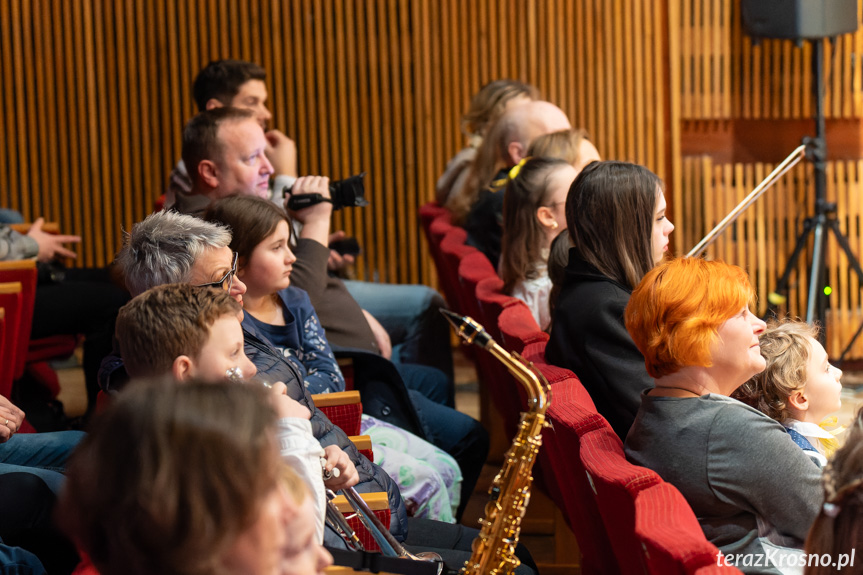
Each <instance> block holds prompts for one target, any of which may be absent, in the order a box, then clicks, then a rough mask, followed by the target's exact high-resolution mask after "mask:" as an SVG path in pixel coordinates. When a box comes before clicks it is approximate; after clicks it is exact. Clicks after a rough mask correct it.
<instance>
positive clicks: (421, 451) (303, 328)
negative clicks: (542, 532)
mask: <svg viewBox="0 0 863 575" xmlns="http://www.w3.org/2000/svg"><path fill="white" fill-rule="evenodd" d="M208 218H209V219H211V220H213V221H218V222H221V223H223V224H226V225H228V226H230V227H231V229H232V230H233V232H234V233H233V239H232V240H231V244H230V246H229V247H230V248H231V249H232V250H234V251H235V252H236V253H237V256H238V259H237V278H239V279H240V280H241V281H242V282H243V283H244V284H245V285H246V288H247V291H246V293H245V294H244V295H243V312H244V317H243V327H244V328H246V329H247V330H249V331H251V332H252V333H259V334H262V335H263V336H264V337H266V339H268V340H269V341H270V343H272V344H273V346H274V347H275V348H276V349H278V350H279V351H281V352H282V353H283V354H284V356H285V357H286V358H287V359H288V360H289V361H291V362H292V363H293V364H294V365H295V366H296V368H297V369H298V370H299V371H300V373H301V374H302V375H303V379H304V383H305V385H306V387H307V388H308V389H309V391H311V392H312V393H328V392H336V391H344V389H345V380H344V377H343V376H342V373H341V370H340V369H339V366H338V363H337V362H336V359H335V357H334V356H333V352H332V350H331V349H330V345H329V343H328V342H327V338H326V335H325V333H324V329H323V328H322V327H321V324H320V321H319V320H318V316H317V314H316V313H315V310H314V309H313V308H312V305H311V303H310V301H309V296H308V294H307V293H306V292H305V291H303V290H301V289H299V288H296V287H292V286H291V271H292V266H293V263H294V262H295V261H296V257H295V256H294V254H293V252H292V251H291V249H290V240H291V229H292V228H291V225H290V220H289V218H288V216H287V214H286V213H285V211H284V210H283V209H282V208H280V207H278V206H276V205H274V204H273V203H271V202H269V201H267V200H265V199H261V198H256V197H253V196H234V197H229V198H225V199H223V200H220V201H219V202H216V203H215V204H213V205H212V206H211V207H210V209H209V210H208ZM362 433H363V434H366V435H369V436H370V437H371V439H372V444H373V448H374V454H375V463H377V464H378V465H380V466H381V467H382V468H383V469H384V470H385V471H386V472H387V474H389V475H390V477H392V479H393V480H394V481H396V483H398V485H399V490H400V491H401V494H402V497H403V498H404V500H405V505H406V506H407V508H408V511H409V513H410V514H411V515H413V516H414V517H423V518H427V519H436V520H439V521H447V522H450V523H452V522H454V513H455V511H456V509H457V508H458V505H459V498H460V484H461V480H462V476H461V472H460V470H459V466H458V463H457V462H456V461H455V460H454V459H453V458H452V457H451V456H450V455H448V454H447V453H445V452H443V451H442V450H440V449H438V448H436V447H435V446H433V445H431V444H430V443H428V442H426V441H425V440H423V439H420V438H419V437H417V436H415V435H413V434H411V433H409V432H407V431H405V430H402V429H399V428H397V427H395V426H392V425H389V424H387V423H384V422H382V421H379V420H376V419H374V418H372V417H368V416H366V415H363V417H362ZM408 453H410V455H408Z"/></svg>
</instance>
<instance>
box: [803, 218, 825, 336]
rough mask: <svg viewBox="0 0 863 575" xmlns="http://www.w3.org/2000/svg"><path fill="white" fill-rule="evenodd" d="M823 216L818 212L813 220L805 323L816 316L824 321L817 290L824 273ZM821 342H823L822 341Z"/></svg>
mask: <svg viewBox="0 0 863 575" xmlns="http://www.w3.org/2000/svg"><path fill="white" fill-rule="evenodd" d="M823 263H824V216H823V215H821V214H819V215H818V218H817V221H816V222H815V240H814V242H813V245H812V268H811V272H810V273H809V297H808V301H807V302H806V323H808V324H809V325H812V323H813V322H814V321H815V319H816V312H817V318H818V319H820V320H821V321H824V313H823V312H824V309H823V307H824V300H823V299H822V297H821V296H822V295H823V294H819V293H818V290H819V287H820V286H821V285H823V283H824V282H823V281H822V280H823V277H822V276H823V274H824V270H823V268H824V265H823ZM821 339H824V334H823V333H822V334H821ZM821 343H824V342H823V341H822V342H821Z"/></svg>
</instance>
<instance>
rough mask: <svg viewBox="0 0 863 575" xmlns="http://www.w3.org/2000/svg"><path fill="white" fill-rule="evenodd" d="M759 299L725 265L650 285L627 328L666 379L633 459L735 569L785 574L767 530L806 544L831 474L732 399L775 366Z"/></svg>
mask: <svg viewBox="0 0 863 575" xmlns="http://www.w3.org/2000/svg"><path fill="white" fill-rule="evenodd" d="M753 298H754V291H753V289H752V286H751V285H750V283H749V278H748V276H747V275H746V272H744V271H743V270H742V269H740V268H739V267H737V266H731V265H728V264H724V263H721V262H708V261H705V260H702V259H699V258H680V259H675V260H671V261H668V262H666V263H663V264H661V265H659V266H657V267H656V268H655V269H653V270H652V271H650V272H648V273H647V274H646V275H645V276H644V278H643V279H642V281H641V283H640V284H639V285H638V287H637V288H636V289H635V290H634V291H633V292H632V297H631V298H630V300H629V305H628V306H627V308H626V328H627V330H628V331H629V333H630V335H631V336H632V339H633V341H634V342H635V345H637V346H638V349H639V350H640V351H641V353H642V354H643V355H644V358H645V365H646V367H647V372H648V373H649V374H650V375H651V376H652V377H653V378H655V380H656V381H655V387H653V389H650V390H648V391H647V392H645V393H644V394H642V403H641V408H640V409H639V411H638V416H637V417H636V418H635V423H633V425H632V429H631V430H630V432H629V435H628V436H627V438H626V455H627V457H628V458H629V459H630V460H631V461H633V462H634V463H636V464H638V465H643V466H645V467H648V468H650V469H653V470H654V471H656V472H657V473H659V475H660V476H661V477H662V478H663V479H664V480H665V481H667V482H669V483H671V484H673V485H674V486H675V487H677V488H678V489H679V490H680V492H681V493H682V494H683V496H684V497H685V498H686V500H687V501H688V502H689V504H690V505H691V506H692V510H693V511H694V512H695V516H696V517H697V518H698V521H699V523H700V524H701V528H702V529H703V530H704V534H705V535H706V536H707V538H708V539H709V540H710V541H711V542H712V543H713V544H714V545H716V546H717V547H719V549H720V550H721V551H722V553H723V554H725V555H726V556H727V557H729V560H730V561H732V562H733V563H734V564H735V565H737V566H738V567H740V568H741V569H743V571H744V572H750V573H777V572H779V571H777V570H776V569H775V567H779V566H781V565H778V563H781V561H779V560H777V559H778V558H779V557H782V556H783V553H784V551H783V550H782V549H781V548H780V549H776V548H775V547H773V546H772V544H771V543H769V542H767V541H765V540H763V539H761V538H759V536H758V521H759V519H760V520H763V521H765V522H767V523H769V524H770V525H771V526H772V527H773V528H774V529H775V530H776V531H777V532H778V533H779V534H780V535H782V536H784V537H786V538H791V539H794V540H796V541H797V542H799V543H800V544H802V540H803V539H804V538H805V537H806V533H807V531H808V529H809V527H810V525H812V521H813V520H814V519H815V516H816V515H817V514H818V510H819V508H820V505H821V502H822V496H821V489H820V471H819V469H818V466H817V465H816V464H815V463H813V462H812V461H811V460H810V459H809V458H808V457H807V456H806V455H805V454H804V453H803V451H802V450H801V449H800V448H799V447H797V446H796V445H795V444H794V442H793V441H792V440H791V437H790V436H789V435H788V434H787V433H786V432H785V429H784V428H783V427H782V425H780V424H779V423H777V422H776V421H774V420H772V419H771V418H769V417H768V416H766V415H764V414H763V413H761V412H760V411H758V410H756V409H753V408H751V407H749V406H748V405H745V404H743V403H741V402H739V401H737V400H735V399H731V398H730V397H729V396H730V395H731V393H732V392H733V391H734V390H736V389H737V388H738V387H740V386H741V385H743V383H745V382H746V381H747V380H748V379H749V378H750V377H752V376H753V375H755V374H756V373H759V372H761V371H762V370H763V369H764V367H765V361H764V358H762V357H761V348H760V347H759V345H758V334H760V333H761V332H763V331H764V327H765V326H764V322H763V321H761V320H760V319H759V318H757V317H756V316H754V315H753V314H752V312H751V311H750V310H749V305H750V303H751V302H752V300H753ZM731 555H734V556H735V557H736V558H737V559H736V560H731V559H730V556H731ZM746 557H749V558H750V559H744V558H746ZM771 557H773V558H774V560H773V563H771V559H770V558H771ZM759 558H760V561H759ZM796 559H797V558H796V557H795V558H794V559H793V560H792V561H796ZM789 563H790V562H787V558H786V563H785V564H786V565H789ZM759 565H760V566H759Z"/></svg>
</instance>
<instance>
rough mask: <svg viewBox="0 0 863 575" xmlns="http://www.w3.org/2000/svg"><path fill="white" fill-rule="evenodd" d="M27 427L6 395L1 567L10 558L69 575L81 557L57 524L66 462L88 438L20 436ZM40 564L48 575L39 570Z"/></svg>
mask: <svg viewBox="0 0 863 575" xmlns="http://www.w3.org/2000/svg"><path fill="white" fill-rule="evenodd" d="M23 422H24V412H23V411H22V410H21V409H19V408H18V407H17V406H15V404H13V403H12V402H11V401H9V400H8V399H6V398H5V397H3V396H2V395H0V566H2V565H4V563H3V561H5V560H6V559H9V560H10V561H11V560H12V559H11V558H8V557H4V554H6V555H8V556H10V557H14V558H15V559H14V560H15V561H16V563H17V562H20V563H21V564H22V569H23V568H24V567H23V565H26V564H30V565H31V566H32V568H33V569H34V571H33V572H34V573H43V572H46V571H45V570H47V572H49V573H62V572H69V571H71V569H72V568H74V566H75V564H76V563H77V560H78V556H77V554H76V552H75V549H74V547H73V546H72V545H71V544H70V543H69V542H68V541H67V540H66V539H65V538H64V537H62V536H61V535H60V534H58V533H57V532H56V531H55V529H54V526H53V524H52V521H51V519H52V512H53V509H54V504H55V502H56V499H57V496H58V495H59V493H60V490H61V487H62V485H63V480H64V478H63V471H64V468H65V467H66V460H67V459H68V458H69V455H70V454H71V453H72V451H73V450H74V449H75V446H76V445H78V442H79V441H80V440H81V439H82V437H83V436H84V434H83V433H82V432H80V431H60V432H55V433H24V434H17V431H18V430H19V428H20V427H21V424H22V423H23ZM9 547H21V548H23V549H24V550H26V551H21V550H14V549H10V548H9ZM31 554H32V555H35V557H32V556H31ZM37 558H38V559H37ZM40 563H41V567H42V569H43V571H39V570H38V569H39V567H40V565H39V564H40ZM0 571H2V568H0ZM24 573H29V572H27V571H24Z"/></svg>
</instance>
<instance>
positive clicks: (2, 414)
mask: <svg viewBox="0 0 863 575" xmlns="http://www.w3.org/2000/svg"><path fill="white" fill-rule="evenodd" d="M23 422H24V412H23V411H21V410H20V409H18V406H17V405H15V404H14V403H12V402H11V401H9V400H8V399H6V398H5V397H3V396H2V395H0V443H6V442H7V441H9V439H10V438H11V437H12V436H13V435H15V432H16V431H18V428H19V427H21V424H22V423H23ZM354 471H355V472H356V470H354Z"/></svg>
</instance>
